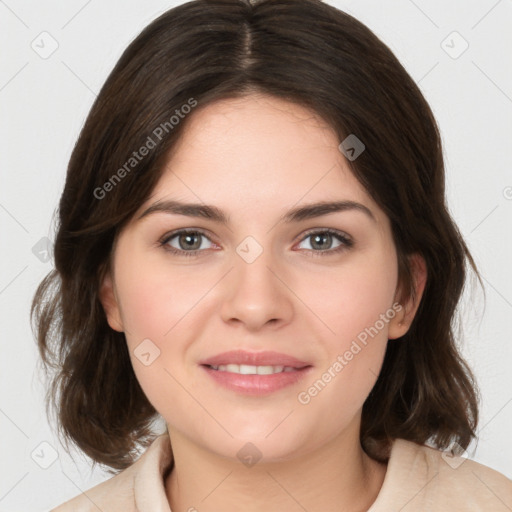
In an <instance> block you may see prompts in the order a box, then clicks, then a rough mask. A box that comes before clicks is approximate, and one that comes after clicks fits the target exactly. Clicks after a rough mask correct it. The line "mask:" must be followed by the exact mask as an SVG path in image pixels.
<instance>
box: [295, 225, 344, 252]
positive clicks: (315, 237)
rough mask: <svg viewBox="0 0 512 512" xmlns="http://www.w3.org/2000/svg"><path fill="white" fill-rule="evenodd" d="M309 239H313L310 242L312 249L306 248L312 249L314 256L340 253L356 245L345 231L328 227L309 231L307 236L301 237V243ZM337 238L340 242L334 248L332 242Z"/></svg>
mask: <svg viewBox="0 0 512 512" xmlns="http://www.w3.org/2000/svg"><path fill="white" fill-rule="evenodd" d="M308 239H311V242H310V244H309V245H310V247H311V249H308V248H306V250H308V251H311V254H313V255H314V256H327V255H329V254H333V253H338V252H341V251H344V250H347V249H349V248H350V247H352V246H353V245H354V242H353V241H352V240H351V239H350V238H349V237H348V236H347V235H345V233H342V232H341V231H337V230H334V229H328V228H327V229H321V230H319V229H316V230H314V231H309V232H308V233H307V234H306V236H304V237H303V238H302V239H301V243H302V242H304V241H305V240H308ZM336 239H337V240H338V242H339V244H338V245H337V246H335V248H334V249H333V248H332V244H333V242H334V241H335V240H336Z"/></svg>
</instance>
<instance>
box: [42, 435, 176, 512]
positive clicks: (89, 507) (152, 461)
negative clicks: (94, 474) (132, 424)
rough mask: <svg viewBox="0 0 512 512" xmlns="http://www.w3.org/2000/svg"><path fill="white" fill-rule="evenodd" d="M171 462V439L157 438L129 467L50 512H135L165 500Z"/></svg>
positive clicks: (166, 437) (162, 436)
mask: <svg viewBox="0 0 512 512" xmlns="http://www.w3.org/2000/svg"><path fill="white" fill-rule="evenodd" d="M171 462H172V455H171V450H170V444H169V438H168V436H167V435H161V436H158V437H157V438H156V439H155V440H154V441H153V442H152V444H151V445H150V446H149V448H148V449H147V450H146V451H145V452H144V453H143V454H142V455H141V456H140V457H139V458H138V459H137V461H136V462H134V463H133V464H132V465H131V466H130V467H128V468H126V469H125V470H123V471H121V472H120V473H118V474H117V475H115V476H113V477H112V478H110V479H108V480H106V481H105V482H102V483H100V484H98V485H96V486H95V487H92V488H91V489H89V490H87V491H84V492H82V493H81V494H79V495H77V496H75V497H74V498H72V499H71V500H69V501H66V502H65V503H63V504H61V505H59V506H58V507H56V508H54V509H52V510H51V511H50V512H97V511H98V510H105V511H107V510H108V511H109V512H135V511H138V510H140V508H139V505H140V504H145V505H150V506H151V505H153V504H155V500H159V501H163V500H165V491H164V486H163V478H162V477H163V474H164V472H165V471H166V469H167V468H168V467H169V464H170V463H171Z"/></svg>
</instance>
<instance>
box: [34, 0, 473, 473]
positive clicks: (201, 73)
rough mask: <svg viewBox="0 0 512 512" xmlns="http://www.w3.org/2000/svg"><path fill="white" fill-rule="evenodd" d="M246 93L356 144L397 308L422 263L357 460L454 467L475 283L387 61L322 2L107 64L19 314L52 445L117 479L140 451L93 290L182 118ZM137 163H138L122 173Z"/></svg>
mask: <svg viewBox="0 0 512 512" xmlns="http://www.w3.org/2000/svg"><path fill="white" fill-rule="evenodd" d="M313 20H314V25H313V26H310V25H309V24H310V23H312V22H313ZM254 93H258V94H259V93H262V94H267V95H272V96H273V97H276V98H280V99H284V100H287V101H290V102H293V103H295V104H298V105H301V106H303V107H305V108H308V109H310V110H311V111H313V112H314V113H316V114H317V115H319V116H320V117H321V118H323V119H324V120H325V121H326V122H327V123H328V125H329V126H330V127H331V128H332V130H333V131H334V132H335V133H336V135H337V136H338V137H339V139H340V141H342V140H344V139H345V138H346V137H347V136H348V135H350V134H355V135H356V136H357V138H359V139H360V140H361V141H363V143H364V145H365V150H364V152H363V153H362V154H360V156H358V158H357V159H355V160H350V159H349V160H348V161H347V163H348V165H349V166H350V169H351V171H352V173H353V174H354V176H355V177H356V178H357V180H358V181H359V182H360V183H361V184H362V185H363V186H364V188H365V189H366V191H367V192H368V193H369V195H370V196H371V197H372V198H373V199H374V200H375V201H376V203H377V204H378V205H379V206H380V207H381V208H382V209H383V211H384V212H385V213H386V215H387V216H388V217H389V219H390V221H391V227H392V236H393V240H394V243H395V246H396V250H397V258H398V262H397V263H398V277H399V283H400V289H401V291H402V292H403V296H402V297H401V298H402V300H406V299H407V298H408V297H411V296H412V297H414V295H413V294H414V286H413V275H414V274H413V263H412V260H411V258H410V256H411V255H412V254H414V253H418V254H420V255H421V256H422V257H423V258H424V260H425V262H426V268H427V272H428V277H427V282H426V285H425V289H424V292H423V296H422V298H421V301H420V304H419V307H418V310H417V312H416V315H415V317H414V320H413V322H412V324H411V325H410V328H409V330H408V331H407V333H406V334H405V335H404V336H403V337H401V338H400V339H398V340H393V341H391V342H388V345H387V350H386V354H385V358H384V362H383V366H382V369H381V372H380V375H379V376H378V379H377V381H376V383H375V386H374V387H373V389H372V391H371V392H370V394H369V396H368V397H367V399H366V401H365V402H364V405H363V409H362V417H361V429H360V440H361V445H362V447H363V449H364V450H365V451H366V453H367V454H368V455H369V456H371V457H372V458H374V459H375V460H379V461H381V462H384V461H386V460H387V458H388V457H389V448H390V445H391V442H392V440H394V439H396V438H403V439H406V440H410V441H413V442H416V443H419V444H427V443H431V444H433V446H434V447H438V448H439V449H443V448H447V447H448V446H449V445H452V446H453V445H454V443H457V444H458V445H460V447H462V448H464V449H465V448H466V447H467V446H468V445H469V443H470V442H471V440H472V438H473V437H476V434H475V429H476V425H477V422H478V401H479V391H478V388H477V385H476V381H475V378H474V376H473V374H472V373H471V370H470V368H469V367H468V365H467V364H466V362H465V361H464V359H463V358H462V357H461V355H460V353H459V351H458V347H457V340H456V337H455V335H454V323H455V313H456V312H457V304H458V302H459V299H460V297H461V293H462V292H463V288H464V284H465V282H466V273H467V270H468V268H467V264H468V263H469V265H470V266H471V268H472V269H473V271H474V272H475V274H476V275H477V276H478V278H479V280H480V283H481V278H480V276H479V274H478V270H477V268H476V265H475V263H474V261H473V259H472V257H471V254H470V253H469V250H468V248H467V246H466V244H465V242H464V240H463V238H462V236H461V234H460V232H459V230H458V228H457V227H456V225H455V222H454V221H453V219H452V217H451V215H450V213H449V211H448V208H447V205H446V199H445V183H444V182H445V171H444V163H443V151H442V145H441V137H440V133H439V129H438V127H437V123H436V121H435V118H434V116H433V113H432V111H431V109H430V107H429V105H428V103H427V102H426V100H425V98H424V97H423V95H422V94H421V92H420V90H419V88H418V86H417V85H416V84H415V83H414V81H413V79H412V78H411V77H410V76H409V75H408V73H407V72H406V70H405V69H404V67H403V66H402V65H401V64H400V62H399V61H398V59H397V58H396V57H395V56H394V55H393V53H392V51H391V50H390V49H389V48H388V47H387V46H386V45H385V44H384V43H383V42H382V41H380V40H379V39H378V38H377V36H376V35H375V34H373V32H372V31H371V30H369V29H368V28H367V27H366V26H365V25H363V24H362V23H361V22H359V21H358V20H356V19H355V18H353V17H352V16H350V15H348V14H346V13H344V12H342V11H340V10H338V9H336V8H334V7H332V6H329V5H327V4H324V3H322V2H321V1H320V0H282V1H279V2H274V1H271V0H262V1H254V2H249V0H245V1H244V0H194V1H190V2H187V3H185V4H182V5H180V6H177V7H175V8H173V9H170V10H168V11H167V12H165V13H164V14H162V15H161V16H159V17H158V18H157V19H155V20H154V21H153V22H151V23H150V24H149V25H148V26H147V27H146V28H145V29H144V30H143V31H142V32H141V33H140V34H139V35H138V37H136V38H135V39H134V40H133V41H132V42H131V43H130V44H129V46H128V47H127V48H126V50H125V51H124V52H123V54H122V56H121V57H120V59H119V61H118V62H117V64H116V65H115V67H114V69H113V70H112V72H111V73H110V75H109V76H108V78H107V80H106V82H105V84H104V85H103V87H102V89H101V91H100V93H99V95H98V97H97V98H96V100H95V102H94V104H93V106H92V108H91V110H90V112H89V115H88V117H87V119H86V121H85V124H84V126H83V128H82V130H81V132H80V135H79V138H78V140H77V143H76V145H75V147H74V149H73V151H72V154H71V157H70V160H69V165H68V168H67V175H66V181H65V185H64V190H63V192H62V195H61V198H60V202H59V206H58V226H57V227H56V234H55V242H54V249H53V252H54V259H55V268H54V269H52V271H51V272H49V273H48V274H47V275H46V277H45V278H44V279H43V280H42V281H41V283H40V284H39V286H38V288H37V290H36V292H35V295H34V297H33V301H32V306H31V311H30V313H31V321H32V322H33V327H32V328H33V330H34V334H35V336H36V337H37V343H38V348H39V353H40V355H41V363H42V367H43V368H44V370H45V372H46V375H47V376H48V375H49V374H50V373H51V381H50V384H49V385H48V390H47V394H46V406H47V414H49V412H48V411H50V409H51V411H52V412H54V413H56V415H57V420H58V428H59V433H60V434H62V438H63V439H65V440H66V443H67V442H68V440H69V441H72V442H73V443H74V444H76V445H77V446H78V447H79V448H80V449H81V450H82V451H83V452H84V453H85V454H87V455H88V456H89V457H91V458H92V459H93V462H94V463H100V464H102V465H104V466H107V467H109V468H113V469H114V470H115V471H117V470H122V469H124V468H126V467H128V466H129V465H131V464H132V463H133V462H134V460H135V458H136V453H137V451H136V450H137V447H139V448H140V447H141V446H142V447H147V446H148V445H149V444H150V443H151V441H152V440H153V439H154V438H155V437H156V434H155V433H154V432H153V430H152V426H151V425H152V422H153V421H154V420H155V419H156V418H158V412H157V411H156V410H155V409H154V407H153V406H152V404H151V403H150V402H149V401H148V399H147V397H146V396H145V394H144V392H143V390H142V389H141V387H140V385H139V383H138V381H137V379H136V377H135V374H134V371H133V368H132V366H131V362H130V357H129V353H128V349H127V344H126V340H125V336H124V333H122V332H117V331H115V330H113V329H112V328H110V326H109V325H108V322H107V319H106V314H105V311H104V309H103V307H102V305H101V303H100V300H99V286H100V283H101V281H102V278H103V276H104V275H105V272H106V271H108V270H109V269H110V268H111V267H110V265H111V256H112V248H113V243H114V241H115V239H116V237H117V235H118V234H119V232H120V231H121V230H122V229H123V226H125V224H126V223H127V222H128V221H129V220H130V219H131V217H132V216H133V214H134V213H135V212H136V211H137V209H138V208H140V206H141V204H143V202H144V201H146V200H147V198H148V197H149V196H150V194H151V193H152V191H153V189H154V187H155V186H156V184H157V182H158V180H159V178H160V177H161V175H162V173H163V169H164V163H165V162H166V161H167V160H168V158H169V155H170V154H171V153H172V149H173V148H174V147H175V146H176V143H177V141H178V139H179V138H180V136H181V134H182V133H183V130H184V128H185V126H186V125H187V121H188V120H189V119H190V118H191V116H193V115H194V112H196V111H197V110H198V109H200V108H201V107H203V106H206V105H208V104H209V103H212V102H215V101H218V100H221V99H229V98H237V97H242V96H244V95H248V94H254ZM186 105H188V106H189V108H185V106H186ZM196 105H198V106H197V107H196ZM194 109H195V110H194ZM180 112H181V114H182V115H180ZM178 118H179V119H178ZM176 119H177V120H178V121H177V122H176ZM143 146H146V148H150V149H149V150H148V151H147V152H144V153H146V154H145V156H144V157H143V158H142V157H140V158H139V157H138V156H137V157H136V156H134V155H135V152H136V151H137V150H138V149H139V148H141V151H140V153H141V154H142V153H143V151H142V147H143ZM123 169H124V172H123ZM107 192H108V195H107ZM115 471H114V472H115ZM111 472H112V471H111Z"/></svg>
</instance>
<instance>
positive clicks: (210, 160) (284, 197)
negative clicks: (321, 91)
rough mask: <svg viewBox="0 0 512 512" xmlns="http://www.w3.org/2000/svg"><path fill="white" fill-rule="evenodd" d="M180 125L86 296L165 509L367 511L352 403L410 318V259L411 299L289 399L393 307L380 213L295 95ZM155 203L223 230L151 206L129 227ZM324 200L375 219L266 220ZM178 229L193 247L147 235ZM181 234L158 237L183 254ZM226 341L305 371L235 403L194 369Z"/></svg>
mask: <svg viewBox="0 0 512 512" xmlns="http://www.w3.org/2000/svg"><path fill="white" fill-rule="evenodd" d="M187 122H188V124H187V126H186V130H185V132H184V136H183V137H182V138H181V140H180V142H179V144H178V145H177V146H176V148H175V151H174V152H173V154H172V155H171V156H170V158H169V161H168V165H167V168H166V169H165V172H164V174H163V176H162V178H161V180H160V181H159V183H158V184H157V186H156V188H155V190H154V192H153V194H152V195H151V197H150V198H149V199H148V201H147V202H146V203H144V204H143V205H141V208H140V210H139V212H137V214H136V215H135V216H134V218H133V220H132V221H131V222H130V223H129V224H128V225H127V226H126V228H125V229H124V230H123V231H122V232H121V233H120V235H119V237H118V238H117V239H116V243H115V246H114V248H113V250H114V252H113V260H112V262H113V272H112V274H110V273H109V274H107V275H106V276H105V278H104V280H103V283H102V286H101V291H100V295H101V300H102V303H103V306H104V309H105V312H106V315H107V318H108V322H109V325H110V326H111V327H112V328H113V329H115V330H118V331H123V332H125V334H126V341H127V343H128V347H129V350H130V354H131V358H132V364H133V368H134V371H135V373H136V376H137V378H138V380H139V382H140V384H141V386H142V388H143V390H144V392H145V393H146V395H147V397H148V399H149V400H150V401H151V403H152V404H153V405H154V407H155V408H156V409H157V411H158V412H159V413H160V414H161V415H162V416H163V418H164V419H165V421H166V423H167V427H168V431H169V435H170V438H171V444H172V447H173V454H174V460H175V465H174V468H173V470H172V472H170V474H169V475H168V477H167V478H166V480H165V482H164V484H165V489H166V493H167V497H168V499H169V504H170V506H171V508H172V510H173V512H180V511H186V510H189V508H190V507H196V508H197V510H200V511H201V512H208V511H218V510H223V511H226V512H229V511H235V510H240V506H241V504H243V509H244V510H246V511H248V512H251V511H261V510H290V511H303V510H304V509H306V510H308V511H309V512H315V511H320V510H322V511H325V510H343V511H356V510H361V511H362V510H367V509H368V507H369V506H370V505H371V504H372V503H373V502H374V500H375V499H376V497H377V495H378V493H379V491H380V488H381V486H382V482H383V479H384V476H385V473H386V465H383V464H380V463H378V462H376V461H374V460H373V459H371V458H370V457H368V456H367V455H366V453H365V452H364V451H363V449H362V447H361V444H360V441H359V429H360V420H361V410H362V406H363V403H364V401H365V399H366V397H367V396H368V394H369V392H370V391H371V389H372V387H373V386H374V384H375V381H376V380H377V376H378V374H379V371H380V368H381V365H382V362H383V358H384V353H385V349H386V345H387V343H388V340H393V339H395V338H398V337H400V336H402V335H403V334H405V333H406V332H407V329H408V328H409V325H410V324H411V322H412V320H413V318H414V314H415V312H416V310H417V307H418V305H419V300H420V299H421V295H422V293H423V289H424V285H425V280H426V270H425V264H424V261H423V259H422V258H421V257H420V256H418V255H414V256H413V263H414V269H415V270H414V272H415V274H414V278H415V288H416V293H417V301H416V302H415V303H414V302H413V301H412V299H409V300H408V301H405V302H402V306H403V307H402V309H401V311H400V312H399V313H396V315H395V316H394V317H393V318H392V319H390V320H389V321H388V322H387V323H385V326H384V328H382V329H381V330H380V331H379V333H378V335H376V336H374V337H373V338H372V339H371V341H370V342H369V343H368V344H367V345H366V346H365V347H364V348H363V349H362V350H361V351H360V352H359V353H358V354H357V356H354V358H353V359H352V360H351V361H350V362H349V363H348V364H347V365H346V366H345V367H344V368H343V370H342V371H341V372H339V373H338V374H337V375H336V377H335V378H333V379H332V380H331V381H330V382H329V383H328V385H326V386H325V388H324V389H323V390H322V391H321V392H320V393H318V394H317V396H315V397H314V398H312V399H311V401H310V402H309V403H308V404H301V403H299V401H298V399H297V396H298V393H300V392H301V391H304V390H307V389H308V387H309V386H311V384H312V383H314V382H315V381H316V380H317V379H319V378H321V376H322V374H323V373H324V372H325V371H326V369H327V368H329V367H330V366H332V365H333V363H334V362H335V361H336V358H337V356H338V355H340V354H344V353H345V351H346V350H348V349H349V347H350V344H351V342H352V341H353V340H354V339H356V337H357V335H358V334H359V333H361V332H362V331H364V329H365V328H368V327H370V326H373V325H374V324H375V322H376V321H377V320H378V319H379V315H380V314H382V313H385V312H386V311H389V310H390V309H392V306H393V304H394V303H395V302H396V301H397V300H400V296H399V282H398V266H397V254H396V251H395V246H394V243H393V239H392V234H391V227H390V223H389V219H388V218H387V216H386V215H385V214H384V212H383V211H382V210H381V209H380V208H379V207H378V205H377V204H376V203H375V202H374V201H373V200H372V198H371V197H370V196H369V195H368V193H367V192H366V190H365V189H364V188H363V187H362V185H361V184H360V183H359V182H358V181H357V180H356V179H355V177H354V176H353V175H352V173H351V172H350V169H349V167H348V163H347V160H346V159H345V157H344V155H343V154H342V153H341V152H340V150H339V149H338V145H339V142H340V141H339V140H338V139H337V137H336V135H335V134H334V132H333V131H332V130H331V129H330V128H329V126H327V124H326V123H325V122H323V121H322V120H321V119H319V118H318V116H316V115H315V114H314V113H313V112H311V111H309V110H306V109H304V108H303V107H301V106H299V105H296V104H293V103H289V102H286V101H284V100H280V99H276V98H273V97H269V96H266V95H256V94H251V95H248V96H246V97H244V98H238V99H229V100H222V101H218V102H215V103H213V104H210V105H207V106H206V107H202V108H198V109H196V110H195V111H194V113H193V115H192V114H191V117H190V118H189V119H187ZM171 198H172V199H178V200H180V201H185V202H195V203H197V202H203V203H207V204H212V205H215V206H217V207H218V208H220V209H222V210H223V211H224V212H226V214H227V215H229V218H230V223H229V224H228V225H227V226H225V225H222V224H219V223H216V222H214V221H212V220H210V219H206V218H191V217H187V216H184V215H177V214H169V213H162V212H159V213H154V214H151V215H146V216H145V217H143V218H142V219H140V220H136V219H137V217H138V216H139V215H140V213H142V212H143V211H144V210H145V209H146V208H147V207H148V206H150V205H151V204H153V203H154V202H155V201H157V200H161V199H171ZM326 200H352V201H356V202H358V203H361V204H363V205H365V206H366V207H368V208H369V209H370V210H371V212H372V213H373V215H374V217H375V220H372V219H371V218H370V217H369V216H367V215H365V214H364V213H362V212H360V211H356V210H348V211H343V212H336V213H331V214H327V215H323V216H321V217H317V218H313V219H309V220H303V221H300V222H296V223H293V224H285V223H282V222H279V221H278V219H279V217H280V216H281V215H283V214H284V213H285V212H286V211H288V210H289V209H291V208H293V207H296V206H299V205H304V204H309V203H312V202H317V201H326ZM179 228H194V229H200V230H202V231H204V232H205V233H206V236H205V237H199V240H198V245H197V246H196V247H200V253H199V254H196V255H194V256H191V257H186V256H177V255H173V254H171V253H170V252H168V251H166V249H165V247H164V246H159V245H158V240H159V239H161V238H162V237H163V236H164V235H166V234H167V233H170V232H171V231H173V230H176V229H179ZM312 228H315V229H317V228H318V231H321V230H322V229H326V228H331V229H335V230H339V231H341V232H342V233H345V234H346V235H348V236H349V237H350V239H351V240H353V241H354V244H353V246H352V247H347V246H346V247H345V248H344V250H342V251H341V252H337V253H333V252H332V250H333V249H335V248H337V247H339V246H340V244H341V242H340V241H339V240H338V239H336V237H333V238H332V242H329V241H327V242H326V244H324V245H323V246H322V247H324V248H322V247H321V248H318V246H314V245H313V244H314V238H315V237H314V235H313V236H309V237H308V236H307V235H306V234H305V232H306V231H307V230H310V229H312ZM247 236H252V237H253V238H254V239H255V240H256V241H257V242H258V243H259V245H260V246H261V248H262V249H263V252H262V253H261V255H259V257H257V258H256V260H255V261H254V262H252V263H251V264H249V263H247V262H246V261H245V260H244V259H243V258H241V257H240V256H239V254H238V253H237V252H236V249H237V247H238V246H239V244H240V243H241V242H242V241H243V240H244V239H245V238H246V237H247ZM179 241H180V238H179V236H178V237H174V239H172V240H170V241H169V242H168V243H167V246H171V247H174V248H177V249H181V250H182V251H186V250H187V246H186V244H185V243H182V244H181V245H180V243H179ZM201 242H202V243H201ZM199 243H201V245H200V246H199ZM329 243H330V244H331V245H329ZM315 247H316V248H315ZM328 251H331V253H330V254H329V253H328ZM313 253H314V254H313ZM320 253H321V254H320ZM146 338H149V339H150V340H151V342H152V343H154V345H155V346H157V347H158V349H159V350H160V355H159V357H157V358H156V359H155V360H154V361H153V362H152V363H151V364H150V365H149V366H145V365H144V364H141V362H140V361H139V360H138V358H137V357H135V355H134V350H135V349H136V348H137V346H138V345H139V344H140V343H141V341H142V340H144V339H146ZM390 342H391V343H392V342H393V341H390ZM395 342H396V343H400V342H401V341H395ZM235 348H244V349H247V350H251V351H262V350H275V351H278V352H284V353H286V354H291V355H293V356H295V357H297V358H299V359H302V360H305V361H308V362H309V363H310V364H312V365H313V370H312V372H311V373H310V375H309V376H308V378H307V379H305V381H304V382H301V383H298V384H296V385H293V386H289V387H286V388H284V389H281V390H279V391H277V392H275V393H273V394H271V395H266V396H263V397H261V396H260V397H257V396H256V397H255V396H246V395H242V394H239V393H236V392H234V391H232V390H227V389H224V388H222V387H220V386H219V385H217V384H216V383H215V382H214V381H213V380H212V379H211V378H210V377H209V376H208V375H206V374H205V372H204V370H202V369H201V368H200V367H199V366H198V362H199V361H200V360H201V359H202V358H205V357H208V356H213V355H215V354H218V353H220V352H224V351H226V350H231V349H235ZM247 442H251V443H253V444H254V445H255V446H256V447H257V448H258V450H259V451H260V452H261V454H262V458H261V459H260V460H259V461H258V462H257V463H256V464H255V465H254V466H251V467H247V466H245V465H244V464H242V463H241V462H240V460H239V459H238V457H237V452H238V451H239V450H240V449H241V448H242V447H243V446H244V445H245V444H246V443H247Z"/></svg>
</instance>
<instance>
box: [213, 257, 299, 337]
mask: <svg viewBox="0 0 512 512" xmlns="http://www.w3.org/2000/svg"><path fill="white" fill-rule="evenodd" d="M285 274H286V273H285V272H284V270H283V269H282V267H280V266H279V265H278V264H277V263H276V261H275V260H274V261H272V258H271V255H270V251H266V250H264V251H263V252H262V253H261V254H260V255H259V256H258V257H257V258H256V259H255V260H254V261H252V263H249V262H247V261H246V260H244V259H243V258H242V257H240V256H239V255H238V254H235V255H234V268H233V270H232V271H231V272H229V274H228V275H227V276H226V279H225V280H224V283H223V286H224V287H225V289H224V290H223V297H224V299H223V303H222V307H221V317H222V319H223V321H225V322H228V323H232V324H236V323H239V324H243V325H244V326H245V328H246V329H247V330H249V331H253V332H254V331H257V330H259V329H261V328H263V327H264V326H266V325H267V324H268V326H272V327H273V328H275V329H277V328H280V327H282V326H283V325H285V324H287V323H289V322H290V321H291V320H292V317H293V314H294V307H293V297H294V295H293V292H292V290H291V289H290V288H289V285H287V279H286V275H285Z"/></svg>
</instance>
